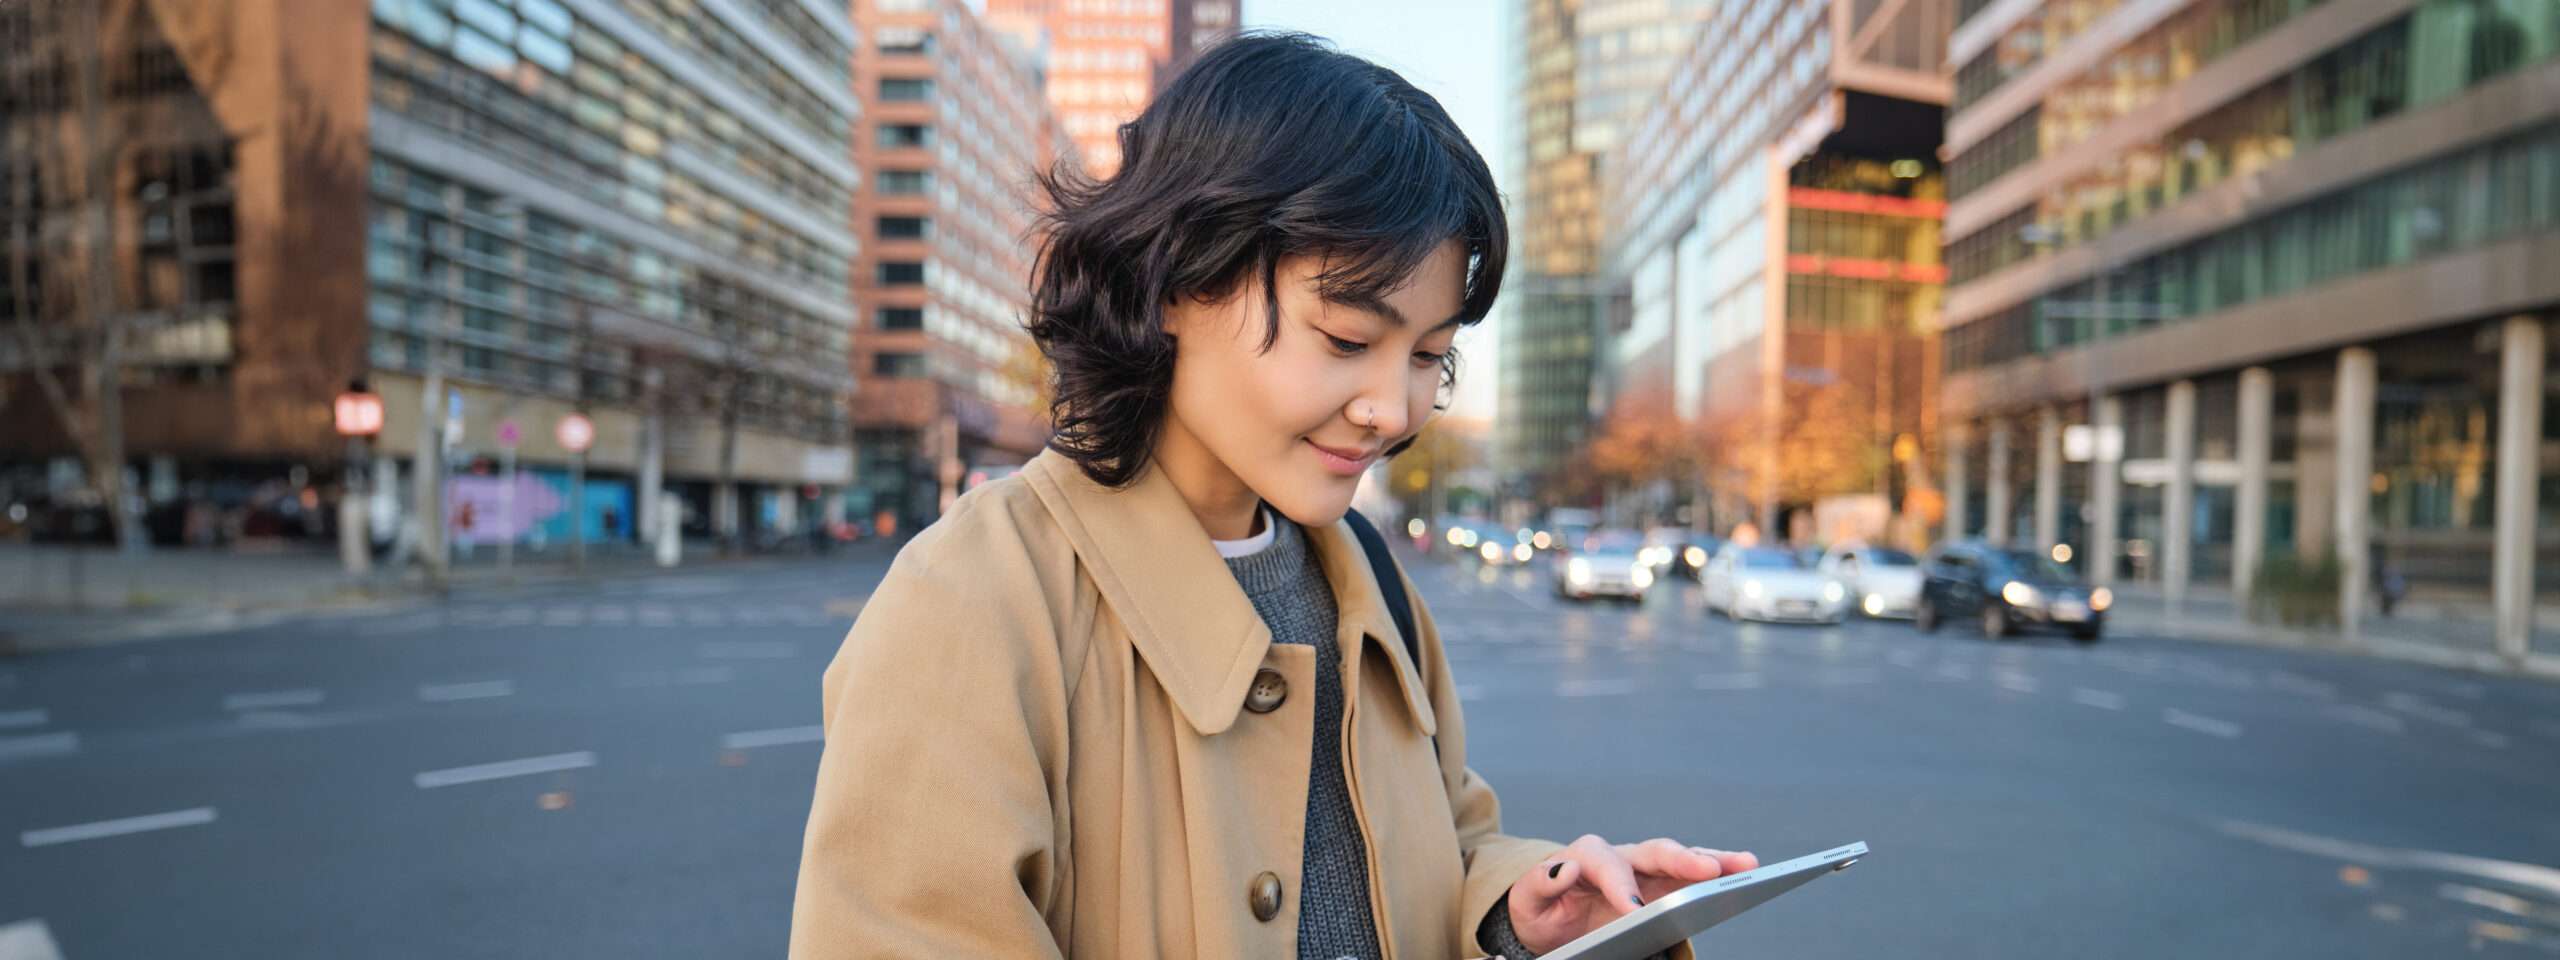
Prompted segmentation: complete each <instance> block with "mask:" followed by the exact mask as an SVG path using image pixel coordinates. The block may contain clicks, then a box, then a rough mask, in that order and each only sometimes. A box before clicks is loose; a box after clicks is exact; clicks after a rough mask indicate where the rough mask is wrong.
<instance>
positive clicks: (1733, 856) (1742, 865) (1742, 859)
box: [1701, 848, 1760, 873]
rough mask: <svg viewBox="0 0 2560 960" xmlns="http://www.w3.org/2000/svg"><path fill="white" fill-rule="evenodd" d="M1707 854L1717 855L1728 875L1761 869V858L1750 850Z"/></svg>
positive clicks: (1712, 851)
mask: <svg viewBox="0 0 2560 960" xmlns="http://www.w3.org/2000/svg"><path fill="white" fill-rule="evenodd" d="M1701 849H1703V848H1701ZM1707 852H1708V853H1712V854H1714V855H1715V857H1716V861H1717V862H1718V863H1721V864H1723V865H1724V872H1726V873H1741V872H1743V871H1746V870H1758V869H1760V858H1759V857H1757V856H1753V855H1752V853H1751V851H1749V850H1708V851H1707Z"/></svg>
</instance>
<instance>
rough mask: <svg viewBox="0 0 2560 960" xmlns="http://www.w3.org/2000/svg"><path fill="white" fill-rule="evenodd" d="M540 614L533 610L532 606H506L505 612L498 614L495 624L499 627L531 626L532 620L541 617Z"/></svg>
mask: <svg viewBox="0 0 2560 960" xmlns="http://www.w3.org/2000/svg"><path fill="white" fill-rule="evenodd" d="M541 616H542V615H541V614H539V613H536V612H534V609H533V608H532V607H508V608H507V612H505V613H503V614H500V615H499V616H498V620H497V625H498V626H501V627H526V626H532V625H533V623H534V621H536V620H539V619H541Z"/></svg>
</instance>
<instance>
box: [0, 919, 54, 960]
mask: <svg viewBox="0 0 2560 960" xmlns="http://www.w3.org/2000/svg"><path fill="white" fill-rule="evenodd" d="M0 960H62V948H61V947H59V946H56V945H55V944H54V942H53V931H51V930H47V929H45V925H44V921H42V920H20V921H18V922H16V923H11V924H0Z"/></svg>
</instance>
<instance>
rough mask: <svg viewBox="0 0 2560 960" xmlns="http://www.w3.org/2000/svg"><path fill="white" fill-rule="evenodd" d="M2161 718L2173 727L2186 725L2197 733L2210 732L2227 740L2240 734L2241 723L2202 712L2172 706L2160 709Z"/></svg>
mask: <svg viewBox="0 0 2560 960" xmlns="http://www.w3.org/2000/svg"><path fill="white" fill-rule="evenodd" d="M2160 720H2161V722H2163V723H2166V724H2168V725H2170V726H2173V727H2185V728H2187V729H2189V730H2193V731H2195V732H2197V733H2209V734H2212V735H2214V736H2217V737H2221V738H2223V739H2225V740H2229V739H2231V738H2233V737H2237V736H2239V735H2240V725H2239V724H2236V723H2233V722H2231V721H2229V720H2216V719H2214V718H2212V717H2208V716H2203V715H2201V714H2193V713H2188V712H2186V711H2184V710H2180V709H2178V708H2176V707H2170V708H2168V709H2165V710H2162V711H2160Z"/></svg>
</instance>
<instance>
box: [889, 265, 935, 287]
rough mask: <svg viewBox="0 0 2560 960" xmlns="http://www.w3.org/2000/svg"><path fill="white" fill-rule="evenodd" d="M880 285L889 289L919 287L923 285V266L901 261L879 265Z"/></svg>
mask: <svg viewBox="0 0 2560 960" xmlns="http://www.w3.org/2000/svg"><path fill="white" fill-rule="evenodd" d="M880 283H881V285H883V286H891V287H909V286H917V285H920V284H922V283H924V264H921V263H916V262H913V261H901V260H891V261H886V262H883V263H881V264H880Z"/></svg>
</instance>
